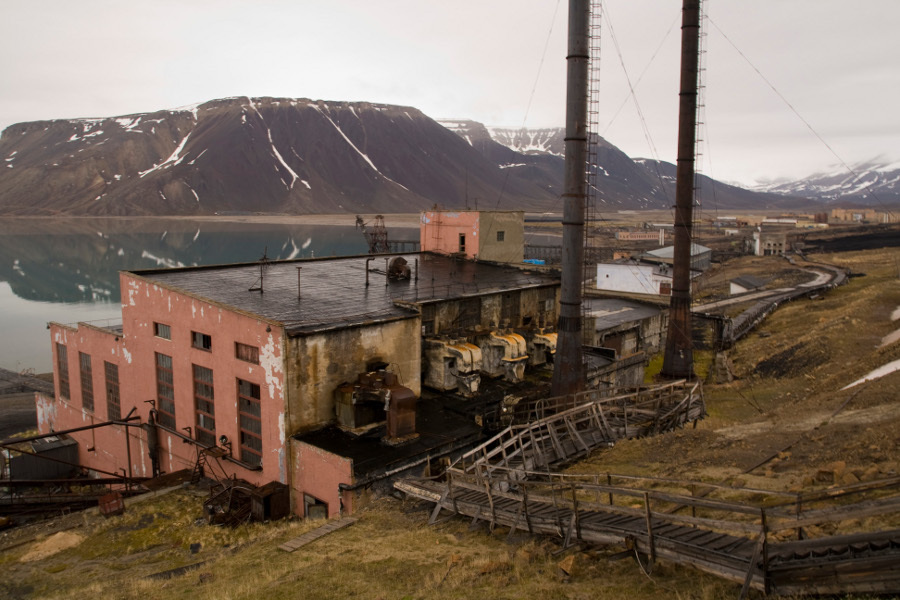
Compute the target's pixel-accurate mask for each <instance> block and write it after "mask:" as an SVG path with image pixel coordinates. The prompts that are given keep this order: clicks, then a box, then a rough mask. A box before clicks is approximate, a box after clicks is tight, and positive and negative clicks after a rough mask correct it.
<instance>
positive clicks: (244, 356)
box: [234, 342, 259, 365]
mask: <svg viewBox="0 0 900 600" xmlns="http://www.w3.org/2000/svg"><path fill="white" fill-rule="evenodd" d="M234 357H235V358H236V359H238V360H243V361H246V362H248V363H253V364H254V365H258V364H259V348H257V347H256V346H248V345H247V344H242V343H240V342H235V343H234Z"/></svg>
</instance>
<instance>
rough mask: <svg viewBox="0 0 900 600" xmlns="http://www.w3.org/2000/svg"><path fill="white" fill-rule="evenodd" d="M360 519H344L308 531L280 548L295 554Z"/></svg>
mask: <svg viewBox="0 0 900 600" xmlns="http://www.w3.org/2000/svg"><path fill="white" fill-rule="evenodd" d="M357 520H358V519H356V518H355V517H342V518H340V519H338V520H337V521H332V522H330V523H327V524H325V525H323V526H321V527H318V528H316V529H313V530H312V531H307V532H306V533H304V534H303V535H301V536H299V537H296V538H294V539H292V540H288V541H287V542H285V543H283V544H281V545H280V546H278V548H279V549H280V550H284V551H285V552H294V551H295V550H297V549H299V548H302V547H303V546H305V545H307V544H309V543H311V542H314V541H316V540H318V539H320V538H322V537H324V536H326V535H328V534H329V533H333V532H335V531H339V530H341V529H344V528H345V527H349V526H351V525H353V524H354V523H356V521H357Z"/></svg>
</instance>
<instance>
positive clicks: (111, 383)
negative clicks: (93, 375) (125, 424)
mask: <svg viewBox="0 0 900 600" xmlns="http://www.w3.org/2000/svg"><path fill="white" fill-rule="evenodd" d="M103 371H104V373H105V374H106V417H107V418H108V419H109V420H110V421H117V420H118V419H121V418H122V406H121V402H120V400H119V365H114V364H112V363H110V362H106V361H103Z"/></svg>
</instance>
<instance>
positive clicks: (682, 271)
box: [662, 0, 700, 379]
mask: <svg viewBox="0 0 900 600" xmlns="http://www.w3.org/2000/svg"><path fill="white" fill-rule="evenodd" d="M699 62H700V0H683V4H682V14H681V91H680V92H679V98H680V100H679V110H678V170H677V171H676V180H675V253H674V265H673V269H672V300H671V303H670V304H669V330H668V332H667V334H666V353H665V355H664V357H663V367H662V376H663V377H668V378H671V379H682V378H691V377H693V376H694V355H693V350H692V348H691V244H692V240H691V221H692V220H693V208H694V155H695V150H696V144H697V78H698V77H697V76H698V71H699Z"/></svg>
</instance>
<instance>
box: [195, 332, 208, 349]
mask: <svg viewBox="0 0 900 600" xmlns="http://www.w3.org/2000/svg"><path fill="white" fill-rule="evenodd" d="M191 346H193V347H194V348H197V349H199V350H206V351H207V352H209V351H210V350H212V337H211V336H208V335H206V334H205V333H198V332H196V331H192V332H191Z"/></svg>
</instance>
